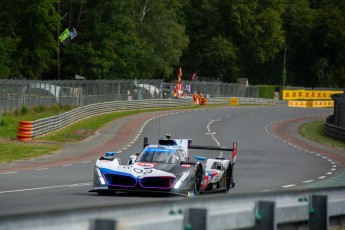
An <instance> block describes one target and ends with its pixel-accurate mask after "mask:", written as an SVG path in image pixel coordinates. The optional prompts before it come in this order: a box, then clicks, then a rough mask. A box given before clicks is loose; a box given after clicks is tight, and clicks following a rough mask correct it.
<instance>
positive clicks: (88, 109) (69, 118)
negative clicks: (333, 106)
mask: <svg viewBox="0 0 345 230" xmlns="http://www.w3.org/2000/svg"><path fill="white" fill-rule="evenodd" d="M239 101H240V103H242V104H276V103H277V101H276V100H269V99H260V98H239ZM208 104H229V98H227V97H226V98H208ZM190 105H193V100H192V98H186V99H151V100H133V101H112V102H104V103H97V104H91V105H87V106H83V107H79V108H76V109H73V110H71V111H68V112H66V113H63V114H59V115H56V116H51V117H47V118H42V119H39V120H36V121H22V122H20V123H19V126H18V134H17V139H18V140H21V141H28V140H31V138H33V137H37V136H40V135H44V134H47V133H49V132H52V131H55V130H58V129H60V128H62V127H65V126H66V125H69V124H71V123H73V122H76V121H78V120H81V119H84V118H86V117H90V116H95V115H100V114H103V113H109V112H116V111H125V110H134V109H150V108H174V107H181V106H190ZM29 123H30V124H31V125H30V129H29V127H28V126H27V124H29ZM22 124H23V125H22Z"/></svg>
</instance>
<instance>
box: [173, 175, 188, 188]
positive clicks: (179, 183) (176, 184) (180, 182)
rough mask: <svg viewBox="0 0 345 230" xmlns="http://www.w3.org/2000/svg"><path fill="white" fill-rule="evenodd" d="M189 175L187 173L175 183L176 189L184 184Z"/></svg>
mask: <svg viewBox="0 0 345 230" xmlns="http://www.w3.org/2000/svg"><path fill="white" fill-rule="evenodd" d="M188 175H189V172H186V173H185V174H183V176H182V177H181V178H180V179H179V180H178V181H177V182H176V183H175V185H174V189H178V188H179V187H180V185H181V184H182V182H183V181H184V180H185V179H186V178H187V176H188Z"/></svg>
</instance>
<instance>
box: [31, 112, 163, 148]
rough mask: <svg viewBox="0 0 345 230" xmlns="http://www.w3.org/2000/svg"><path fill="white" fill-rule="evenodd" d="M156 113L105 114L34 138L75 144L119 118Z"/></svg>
mask: <svg viewBox="0 0 345 230" xmlns="http://www.w3.org/2000/svg"><path fill="white" fill-rule="evenodd" d="M150 111H158V109H155V110H153V109H145V110H132V111H124V112H114V113H107V114H102V115H98V116H93V117H90V118H87V119H83V120H81V121H79V122H76V123H73V124H71V125H69V126H67V127H66V128H64V129H61V130H58V131H56V132H53V133H51V134H48V135H45V136H42V137H38V138H35V139H37V140H45V141H56V142H75V141H80V140H83V139H85V138H86V137H88V136H91V135H92V134H94V133H95V132H96V130H98V129H100V128H102V127H103V126H105V125H106V124H108V123H110V122H112V121H114V120H116V119H119V118H121V117H125V116H129V115H133V114H138V113H144V112H150Z"/></svg>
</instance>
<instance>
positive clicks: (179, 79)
mask: <svg viewBox="0 0 345 230" xmlns="http://www.w3.org/2000/svg"><path fill="white" fill-rule="evenodd" d="M181 77H182V68H181V66H180V68H179V69H178V74H177V83H181Z"/></svg>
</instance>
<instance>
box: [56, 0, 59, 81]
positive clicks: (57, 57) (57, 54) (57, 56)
mask: <svg viewBox="0 0 345 230" xmlns="http://www.w3.org/2000/svg"><path fill="white" fill-rule="evenodd" d="M57 4H58V5H57V7H58V14H59V16H60V0H58V1H57ZM59 36H60V19H59V22H58V26H57V40H56V41H57V43H56V44H57V52H56V59H57V79H58V80H60V41H59Z"/></svg>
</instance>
